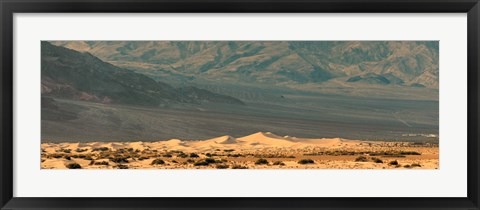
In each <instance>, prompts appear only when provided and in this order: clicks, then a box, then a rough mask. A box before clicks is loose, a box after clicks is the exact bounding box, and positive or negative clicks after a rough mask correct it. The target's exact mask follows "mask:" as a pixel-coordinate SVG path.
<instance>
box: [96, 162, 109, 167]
mask: <svg viewBox="0 0 480 210" xmlns="http://www.w3.org/2000/svg"><path fill="white" fill-rule="evenodd" d="M93 165H97V166H98V165H104V166H108V165H109V163H108V162H107V161H100V162H96V161H94V162H93Z"/></svg>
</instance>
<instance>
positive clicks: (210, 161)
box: [205, 158, 217, 163]
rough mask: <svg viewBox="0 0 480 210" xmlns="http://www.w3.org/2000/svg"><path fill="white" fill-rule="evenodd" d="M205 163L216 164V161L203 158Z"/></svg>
mask: <svg viewBox="0 0 480 210" xmlns="http://www.w3.org/2000/svg"><path fill="white" fill-rule="evenodd" d="M205 162H207V163H216V162H217V161H215V159H213V158H205Z"/></svg>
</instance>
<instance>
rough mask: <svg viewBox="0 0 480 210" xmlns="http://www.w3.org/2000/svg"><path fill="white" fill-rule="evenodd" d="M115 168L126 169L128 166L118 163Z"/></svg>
mask: <svg viewBox="0 0 480 210" xmlns="http://www.w3.org/2000/svg"><path fill="white" fill-rule="evenodd" d="M115 168H117V169H128V166H127V165H122V164H119V165H116V166H115Z"/></svg>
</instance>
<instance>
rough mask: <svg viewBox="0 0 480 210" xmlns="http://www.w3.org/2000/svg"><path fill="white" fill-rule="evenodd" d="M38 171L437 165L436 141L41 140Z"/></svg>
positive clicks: (260, 137)
mask: <svg viewBox="0 0 480 210" xmlns="http://www.w3.org/2000/svg"><path fill="white" fill-rule="evenodd" d="M41 150H42V151H41V168H42V169H438V168H439V150H438V144H432V143H414V142H383V141H358V140H346V139H340V138H332V139H305V138H296V137H289V136H283V137H281V136H277V135H275V134H272V133H269V132H258V133H255V134H252V135H249V136H245V137H241V138H235V137H231V136H221V137H218V138H214V139H208V140H179V139H171V140H168V141H158V142H86V143H83V142H82V143H42V145H41Z"/></svg>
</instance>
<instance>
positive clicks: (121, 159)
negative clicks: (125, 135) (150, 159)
mask: <svg viewBox="0 0 480 210" xmlns="http://www.w3.org/2000/svg"><path fill="white" fill-rule="evenodd" d="M110 161H112V162H114V163H128V162H129V161H128V158H127V157H111V158H110Z"/></svg>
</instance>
